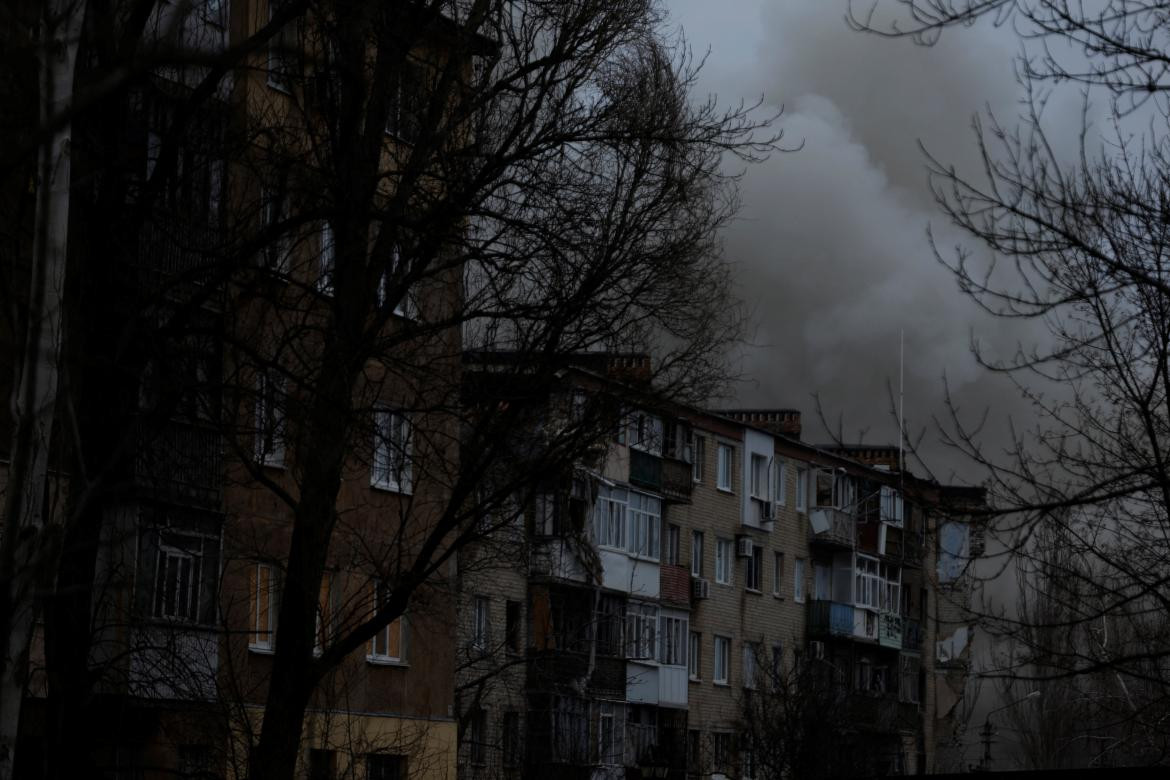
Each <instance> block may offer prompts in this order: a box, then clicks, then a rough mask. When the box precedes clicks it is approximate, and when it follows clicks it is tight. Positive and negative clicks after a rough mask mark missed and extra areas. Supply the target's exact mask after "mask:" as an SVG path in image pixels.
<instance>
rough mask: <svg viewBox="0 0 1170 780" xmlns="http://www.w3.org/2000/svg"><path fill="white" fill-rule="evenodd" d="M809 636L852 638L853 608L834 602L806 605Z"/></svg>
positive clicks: (814, 602) (817, 602) (818, 602)
mask: <svg viewBox="0 0 1170 780" xmlns="http://www.w3.org/2000/svg"><path fill="white" fill-rule="evenodd" d="M808 633H809V636H853V607H852V605H850V604H839V603H837V602H835V601H810V602H809V603H808Z"/></svg>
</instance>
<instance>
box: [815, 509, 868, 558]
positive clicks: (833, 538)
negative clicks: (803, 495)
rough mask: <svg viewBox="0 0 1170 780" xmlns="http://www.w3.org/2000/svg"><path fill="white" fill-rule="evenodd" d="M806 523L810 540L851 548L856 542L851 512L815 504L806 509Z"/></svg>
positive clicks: (854, 525)
mask: <svg viewBox="0 0 1170 780" xmlns="http://www.w3.org/2000/svg"><path fill="white" fill-rule="evenodd" d="M808 524H809V526H810V528H811V529H812V541H813V542H820V543H823V544H830V545H835V546H838V547H849V548H852V547H854V546H855V544H856V542H857V534H856V524H855V523H854V522H853V513H852V512H849V511H847V510H844V509H837V508H836V507H831V506H816V507H812V508H811V509H809V510H808Z"/></svg>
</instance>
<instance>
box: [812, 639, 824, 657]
mask: <svg viewBox="0 0 1170 780" xmlns="http://www.w3.org/2000/svg"><path fill="white" fill-rule="evenodd" d="M808 653H809V655H811V656H812V657H813V659H814V660H817V661H823V660H825V643H824V642H819V641H812V642H809V643H808Z"/></svg>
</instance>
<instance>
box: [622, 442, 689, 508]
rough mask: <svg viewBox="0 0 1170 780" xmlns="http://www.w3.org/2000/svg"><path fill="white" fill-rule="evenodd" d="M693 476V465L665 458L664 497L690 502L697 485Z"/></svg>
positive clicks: (663, 467) (663, 475)
mask: <svg viewBox="0 0 1170 780" xmlns="http://www.w3.org/2000/svg"><path fill="white" fill-rule="evenodd" d="M636 451H637V450H635V452H636ZM630 470H631V471H632V470H633V463H631V464H630ZM693 475H694V472H693V469H692V467H691V464H689V463H687V462H686V461H683V460H675V459H674V458H663V459H662V495H664V496H666V497H667V498H673V499H677V500H681V501H688V500H690V497H691V489H692V488H693V487H694V484H695V480H694V476H693Z"/></svg>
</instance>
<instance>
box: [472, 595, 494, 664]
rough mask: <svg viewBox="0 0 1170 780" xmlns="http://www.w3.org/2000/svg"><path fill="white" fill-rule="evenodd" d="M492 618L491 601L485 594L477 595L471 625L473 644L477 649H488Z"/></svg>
mask: <svg viewBox="0 0 1170 780" xmlns="http://www.w3.org/2000/svg"><path fill="white" fill-rule="evenodd" d="M490 619H491V602H489V601H488V600H487V599H486V598H485V597H483V596H476V597H475V606H474V609H473V614H472V621H473V622H472V626H471V646H472V647H473V648H474V649H476V650H480V651H484V650H487V647H488V631H489V623H490Z"/></svg>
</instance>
